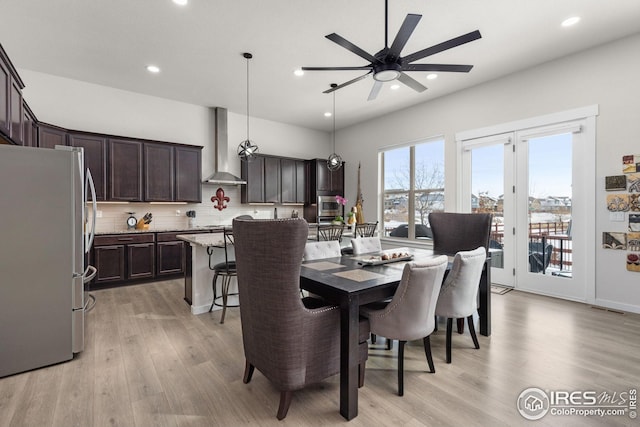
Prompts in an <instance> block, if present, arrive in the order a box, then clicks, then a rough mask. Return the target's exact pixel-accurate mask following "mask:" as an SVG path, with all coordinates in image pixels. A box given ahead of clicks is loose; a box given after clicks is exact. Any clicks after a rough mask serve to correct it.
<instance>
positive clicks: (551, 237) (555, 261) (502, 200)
mask: <svg viewBox="0 0 640 427" xmlns="http://www.w3.org/2000/svg"><path fill="white" fill-rule="evenodd" d="M594 128H595V119H593V120H587V119H584V120H576V121H570V122H562V123H555V124H550V125H543V126H536V127H529V128H526V129H517V130H513V131H510V132H504V133H500V134H494V135H491V136H480V137H477V138H470V139H464V140H459V144H460V159H461V162H460V165H461V168H460V175H459V178H460V182H461V188H460V190H461V191H460V199H459V205H460V210H461V211H463V212H492V213H493V214H494V223H493V228H492V233H491V242H490V252H491V255H492V271H491V274H492V282H493V283H497V284H501V285H505V286H511V287H514V288H516V289H520V290H525V291H530V292H535V293H539V294H544V295H551V296H557V297H561V298H566V299H572V300H579V301H585V300H593V298H594V296H595V295H593V289H595V285H594V282H593V275H594V274H593V264H594V263H593V259H594V253H595V246H594V245H595V241H594V240H595V239H594V236H593V231H592V230H594V226H595V218H594V217H595V210H594V201H593V199H594V195H595V177H594V175H595V173H594V171H595V137H594Z"/></svg>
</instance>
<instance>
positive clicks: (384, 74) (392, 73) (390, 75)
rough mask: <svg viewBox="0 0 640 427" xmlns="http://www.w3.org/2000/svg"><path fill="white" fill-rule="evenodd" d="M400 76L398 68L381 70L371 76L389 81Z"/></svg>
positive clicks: (380, 80) (378, 79)
mask: <svg viewBox="0 0 640 427" xmlns="http://www.w3.org/2000/svg"><path fill="white" fill-rule="evenodd" d="M398 77H400V71H398V70H382V71H378V72H377V73H375V74H374V75H373V78H374V79H375V80H377V81H379V82H390V81H392V80H395V79H397V78H398Z"/></svg>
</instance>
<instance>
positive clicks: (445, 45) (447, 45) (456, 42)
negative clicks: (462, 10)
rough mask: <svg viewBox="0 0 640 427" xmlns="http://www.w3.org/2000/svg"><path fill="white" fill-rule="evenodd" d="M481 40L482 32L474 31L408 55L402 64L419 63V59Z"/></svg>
mask: <svg viewBox="0 0 640 427" xmlns="http://www.w3.org/2000/svg"><path fill="white" fill-rule="evenodd" d="M479 38H482V35H481V34H480V31H478V30H476V31H472V32H470V33H467V34H463V35H461V36H458V37H455V38H453V39H451V40H447V41H446V42H442V43H439V44H437V45H434V46H431V47H428V48H426V49H422V50H419V51H417V52H414V53H412V54H410V55H407V56H405V57H404V58H402V63H403V64H408V63H410V62H413V61H417V60H418V59H422V58H426V57H427V56H431V55H435V54H436V53H439V52H442V51H445V50H448V49H451V48H454V47H456V46H460V45H463V44H465V43H469V42H472V41H474V40H478V39H479Z"/></svg>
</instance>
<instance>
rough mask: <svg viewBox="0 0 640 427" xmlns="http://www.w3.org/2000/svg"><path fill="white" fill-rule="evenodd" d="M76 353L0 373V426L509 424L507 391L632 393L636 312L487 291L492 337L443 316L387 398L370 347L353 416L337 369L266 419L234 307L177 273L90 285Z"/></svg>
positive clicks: (389, 368) (381, 355)
mask: <svg viewBox="0 0 640 427" xmlns="http://www.w3.org/2000/svg"><path fill="white" fill-rule="evenodd" d="M94 294H95V296H96V298H97V304H96V307H95V309H94V310H93V311H91V312H90V313H89V314H88V328H87V332H86V337H87V342H86V349H85V351H84V352H82V353H80V354H79V355H77V356H76V357H75V359H74V360H72V361H70V362H67V363H62V364H58V365H55V366H50V367H47V368H43V369H38V370H34V371H31V372H27V373H23V374H18V375H13V376H10V377H7V378H3V379H0V426H38V427H41V426H65V427H66V426H242V425H251V426H284V425H287V426H289V425H291V426H317V425H341V424H342V425H346V424H347V423H348V424H349V425H350V426H389V425H395V426H397V425H404V426H448V425H451V426H514V425H530V424H532V421H527V420H525V419H524V418H522V417H521V416H520V414H519V413H518V411H517V408H516V400H517V397H518V395H519V394H520V392H521V391H522V390H524V389H526V388H528V387H539V388H541V389H544V390H565V391H574V390H595V391H598V392H601V391H609V392H610V393H613V392H617V393H620V392H624V391H628V390H629V389H632V388H640V387H639V386H640V316H639V315H636V314H618V313H614V312H610V311H606V310H601V309H596V308H592V307H590V306H588V305H584V304H579V303H573V302H568V301H562V300H557V299H552V298H546V297H541V296H536V295H531V294H526V293H521V292H517V291H512V292H509V293H507V294H505V295H496V294H494V295H493V334H492V336H491V337H489V338H488V337H482V336H479V339H480V346H481V347H480V350H475V349H473V345H472V342H471V339H470V337H469V336H468V334H466V333H465V334H464V335H457V334H455V333H454V342H453V363H452V364H450V365H447V364H446V363H445V361H444V353H445V351H444V335H445V334H444V325H443V324H442V323H441V325H440V330H439V331H438V332H436V333H434V335H433V336H432V339H431V345H432V349H433V354H434V362H435V365H436V373H435V374H429V373H427V369H428V368H427V364H426V360H425V356H424V352H423V349H422V346H421V345H420V344H421V343H409V344H408V345H407V348H406V353H405V395H404V397H399V396H397V394H396V390H397V388H396V387H397V379H396V359H395V356H396V354H397V353H396V351H397V345H396V346H394V349H393V350H392V351H387V350H385V349H384V347H385V345H384V340H383V339H380V340H379V341H378V344H377V345H375V346H371V350H370V357H369V361H368V363H367V371H366V382H365V386H364V387H363V388H362V389H360V394H359V396H360V402H359V415H358V417H357V418H355V419H354V420H352V421H350V422H347V421H346V420H344V419H343V418H342V417H341V416H340V415H339V413H338V399H339V384H338V377H337V376H336V377H333V378H331V379H329V380H327V381H325V382H323V383H320V384H317V385H315V386H312V387H309V388H307V389H305V390H301V391H298V392H296V393H295V394H294V398H293V402H292V404H291V408H290V410H289V414H288V416H287V418H285V420H284V421H277V420H276V416H275V415H276V411H277V406H278V401H279V393H278V391H277V390H275V389H274V388H273V387H272V386H271V384H270V383H269V382H268V381H267V380H266V379H265V378H264V377H263V376H262V375H261V374H260V373H259V372H257V371H256V373H255V374H254V378H253V380H252V382H251V383H250V384H243V383H242V373H243V369H244V357H243V349H242V337H241V330H240V316H239V311H238V309H230V310H229V311H228V313H227V319H226V321H225V324H224V325H220V324H219V323H218V320H219V312H217V313H216V312H214V313H211V314H209V313H207V314H203V315H199V316H193V315H191V314H190V311H189V307H188V306H187V305H186V304H185V302H184V301H183V300H182V295H183V287H182V281H180V280H173V281H165V282H157V283H151V284H145V285H137V286H129V287H125V288H116V289H108V290H102V291H95V292H94ZM536 423H537V425H539V426H554V425H562V426H567V425H575V426H583V425H593V426H595V425H608V426H609V425H638V420H631V419H630V418H629V417H628V416H622V417H614V416H608V417H604V418H600V419H597V418H594V417H590V418H583V417H578V416H569V417H560V416H551V415H550V414H547V415H546V416H545V417H544V418H543V419H542V420H540V421H537V422H536Z"/></svg>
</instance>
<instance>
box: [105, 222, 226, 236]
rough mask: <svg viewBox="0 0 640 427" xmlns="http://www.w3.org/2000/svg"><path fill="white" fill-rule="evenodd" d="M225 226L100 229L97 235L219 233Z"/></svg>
mask: <svg viewBox="0 0 640 427" xmlns="http://www.w3.org/2000/svg"><path fill="white" fill-rule="evenodd" d="M224 227H230V226H229V225H203V226H198V227H184V228H179V227H166V228H150V229H146V230H138V229H135V228H134V229H126V228H125V229H122V230H116V231H99V232H96V236H102V235H106V234H138V233H169V232H175V233H177V232H189V231H204V232H207V231H208V232H212V233H219V232H222V231H223V230H224Z"/></svg>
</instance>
